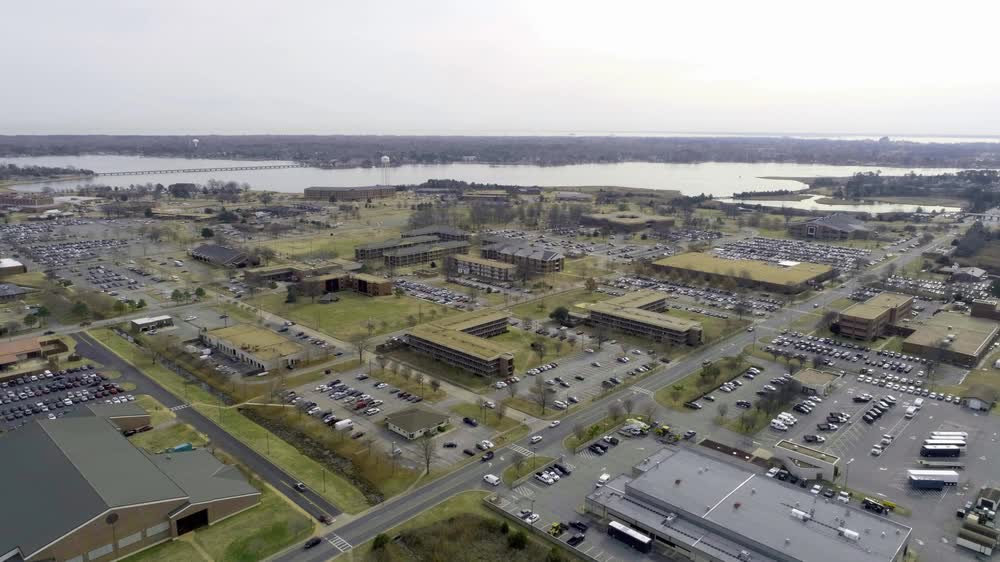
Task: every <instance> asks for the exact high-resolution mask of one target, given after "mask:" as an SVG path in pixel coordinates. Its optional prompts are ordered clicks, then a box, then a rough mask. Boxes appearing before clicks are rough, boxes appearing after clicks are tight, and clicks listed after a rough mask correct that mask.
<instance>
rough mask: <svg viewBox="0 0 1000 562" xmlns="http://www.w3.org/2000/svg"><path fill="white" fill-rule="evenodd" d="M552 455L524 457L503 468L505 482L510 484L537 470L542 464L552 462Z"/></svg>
mask: <svg viewBox="0 0 1000 562" xmlns="http://www.w3.org/2000/svg"><path fill="white" fill-rule="evenodd" d="M552 460H553V459H552V457H537V456H535V457H522V458H519V459H517V461H516V462H513V463H511V464H510V465H509V466H508V467H507V468H505V469H503V476H502V478H503V483H504V484H506V485H508V486H510V485H512V484H513V483H514V482H516V481H517V480H519V479H521V478H524V477H525V476H527V475H529V474H531V473H532V472H535V470H536V469H537V468H538V467H540V466H545V465H546V464H547V463H550V462H552Z"/></svg>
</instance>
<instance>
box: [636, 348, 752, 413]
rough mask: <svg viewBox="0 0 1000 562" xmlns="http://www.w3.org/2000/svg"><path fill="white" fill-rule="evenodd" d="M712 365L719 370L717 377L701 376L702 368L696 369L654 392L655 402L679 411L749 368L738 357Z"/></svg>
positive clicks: (721, 360)
mask: <svg viewBox="0 0 1000 562" xmlns="http://www.w3.org/2000/svg"><path fill="white" fill-rule="evenodd" d="M713 365H714V366H717V367H718V368H719V373H718V374H717V375H714V376H703V373H704V372H705V371H704V370H703V369H704V368H702V369H698V370H696V371H694V372H692V373H690V374H688V375H686V376H685V377H684V378H682V379H680V380H679V381H677V382H675V383H673V384H671V385H669V386H666V387H663V388H661V389H660V390H658V391H656V395H655V398H656V401H657V402H659V403H660V404H662V405H664V406H666V407H668V408H673V409H676V410H679V409H681V408H682V406H683V404H684V403H685V402H688V401H690V400H694V399H696V398H698V397H699V396H701V395H702V394H704V393H705V392H706V391H708V390H710V389H712V388H714V387H715V386H716V385H718V384H721V383H722V382H724V381H728V380H730V379H732V378H733V377H736V376H737V375H739V374H740V373H742V372H743V371H746V370H747V369H748V368H749V367H750V363H748V362H746V361H742V360H740V359H739V358H738V357H726V358H724V359H720V360H718V361H716V362H715V363H713Z"/></svg>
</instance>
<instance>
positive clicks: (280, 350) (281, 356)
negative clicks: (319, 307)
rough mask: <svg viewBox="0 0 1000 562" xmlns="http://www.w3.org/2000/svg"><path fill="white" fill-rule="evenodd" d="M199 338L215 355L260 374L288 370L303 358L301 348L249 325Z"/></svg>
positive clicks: (275, 334) (276, 335) (278, 335)
mask: <svg viewBox="0 0 1000 562" xmlns="http://www.w3.org/2000/svg"><path fill="white" fill-rule="evenodd" d="M201 338H202V340H203V341H204V342H205V343H206V344H207V345H209V346H210V347H212V348H214V349H215V350H217V351H218V352H220V353H224V354H225V355H227V356H228V357H230V358H231V359H235V360H237V361H241V362H243V363H247V364H249V365H252V366H254V367H256V368H258V369H260V370H262V371H270V370H272V369H278V368H281V367H287V368H289V369H291V368H294V367H295V365H296V363H298V362H299V361H301V360H302V359H304V358H305V357H306V352H305V349H304V348H303V347H302V346H301V345H299V344H297V343H295V342H293V341H291V340H289V339H286V338H284V337H282V336H281V335H280V334H277V333H275V332H272V331H271V330H265V329H264V328H258V327H256V326H251V325H249V324H237V325H235V326H230V327H228V328H219V329H217V330H212V331H210V332H205V333H204V334H202V335H201Z"/></svg>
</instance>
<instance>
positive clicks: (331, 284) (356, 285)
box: [302, 272, 393, 297]
mask: <svg viewBox="0 0 1000 562" xmlns="http://www.w3.org/2000/svg"><path fill="white" fill-rule="evenodd" d="M302 284H303V285H320V286H321V291H322V292H323V293H336V292H339V291H346V290H352V291H354V292H356V293H361V294H362V295H367V296H369V297H385V296H389V295H391V294H392V288H393V284H392V280H390V279H386V278H384V277H377V276H375V275H369V274H367V273H344V272H337V273H327V274H325V275H317V276H314V277H306V278H305V279H303V280H302Z"/></svg>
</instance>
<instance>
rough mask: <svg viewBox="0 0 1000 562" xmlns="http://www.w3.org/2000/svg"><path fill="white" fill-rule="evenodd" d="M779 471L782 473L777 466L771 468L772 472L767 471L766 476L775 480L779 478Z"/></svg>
mask: <svg viewBox="0 0 1000 562" xmlns="http://www.w3.org/2000/svg"><path fill="white" fill-rule="evenodd" d="M779 471H780V469H779V468H778V467H776V466H775V467H773V468H771V470H768V471H767V475H766V476H767V477H768V478H774V477H775V476H777V475H778V472H779Z"/></svg>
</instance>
